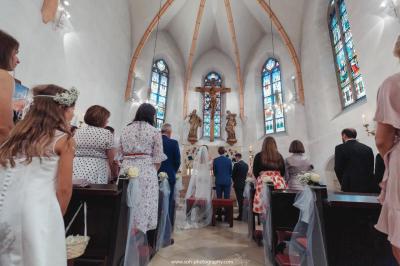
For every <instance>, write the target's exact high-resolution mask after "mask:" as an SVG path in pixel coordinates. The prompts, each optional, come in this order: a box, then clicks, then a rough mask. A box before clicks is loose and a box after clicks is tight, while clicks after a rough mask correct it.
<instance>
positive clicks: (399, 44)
mask: <svg viewBox="0 0 400 266" xmlns="http://www.w3.org/2000/svg"><path fill="white" fill-rule="evenodd" d="M393 53H394V56H396V57H398V58H399V59H400V35H399V37H397V41H396V43H395V45H394V50H393Z"/></svg>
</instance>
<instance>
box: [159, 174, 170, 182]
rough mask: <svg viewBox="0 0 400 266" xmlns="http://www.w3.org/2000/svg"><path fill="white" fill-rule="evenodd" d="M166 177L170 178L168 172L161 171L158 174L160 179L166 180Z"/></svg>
mask: <svg viewBox="0 0 400 266" xmlns="http://www.w3.org/2000/svg"><path fill="white" fill-rule="evenodd" d="M165 178H168V174H167V173H166V172H160V173H159V174H158V181H161V182H162V181H164V179H165Z"/></svg>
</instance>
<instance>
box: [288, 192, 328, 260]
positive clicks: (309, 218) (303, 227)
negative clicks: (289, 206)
mask: <svg viewBox="0 0 400 266" xmlns="http://www.w3.org/2000/svg"><path fill="white" fill-rule="evenodd" d="M315 202H316V195H315V192H314V191H312V190H311V188H310V187H309V186H306V187H305V189H304V191H302V192H300V193H298V194H297V195H296V198H295V202H294V204H293V206H294V207H296V208H298V209H299V211H300V214H299V220H298V222H297V224H296V226H295V228H294V230H293V233H292V236H291V239H290V242H289V247H288V249H289V251H288V252H289V258H290V264H291V265H296V264H299V263H300V265H307V266H314V265H318V266H327V265H328V263H327V257H326V252H325V250H326V249H325V242H324V239H323V235H322V227H321V222H320V219H319V215H318V211H317V206H316V203H315Z"/></svg>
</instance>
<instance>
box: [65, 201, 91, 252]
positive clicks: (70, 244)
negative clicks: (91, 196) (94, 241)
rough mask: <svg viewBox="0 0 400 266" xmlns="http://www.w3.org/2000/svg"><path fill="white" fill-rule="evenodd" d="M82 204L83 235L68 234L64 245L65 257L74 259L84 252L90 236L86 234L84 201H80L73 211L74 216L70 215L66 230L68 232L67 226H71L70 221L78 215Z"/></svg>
mask: <svg viewBox="0 0 400 266" xmlns="http://www.w3.org/2000/svg"><path fill="white" fill-rule="evenodd" d="M82 205H83V214H84V215H83V217H84V226H85V229H84V235H83V236H81V235H76V236H74V235H69V236H68V237H67V238H66V239H65V242H66V247H67V259H75V258H77V257H80V256H82V255H83V253H85V250H86V247H87V245H88V243H89V240H90V237H89V236H87V222H86V220H87V206H86V202H84V203H81V205H79V208H78V210H77V211H76V212H75V214H74V216H73V217H72V219H71V221H70V222H69V224H68V226H67V228H66V232H68V230H69V228H70V227H71V225H72V223H73V222H74V220H75V218H76V216H77V215H78V213H79V211H80V210H81V208H82Z"/></svg>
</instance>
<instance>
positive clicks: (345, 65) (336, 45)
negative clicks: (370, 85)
mask: <svg viewBox="0 0 400 266" xmlns="http://www.w3.org/2000/svg"><path fill="white" fill-rule="evenodd" d="M329 31H330V35H331V40H332V46H333V54H334V57H335V60H334V61H335V65H336V72H337V77H338V84H339V87H340V93H341V99H342V104H343V107H347V106H349V105H351V104H353V103H355V102H357V101H358V100H360V99H362V98H364V97H366V92H365V88H364V82H363V79H362V75H361V73H360V67H359V64H358V59H357V54H356V51H355V49H354V43H353V37H352V35H351V31H350V22H349V18H348V14H347V10H346V4H345V2H344V0H332V2H331V5H330V12H329Z"/></svg>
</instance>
